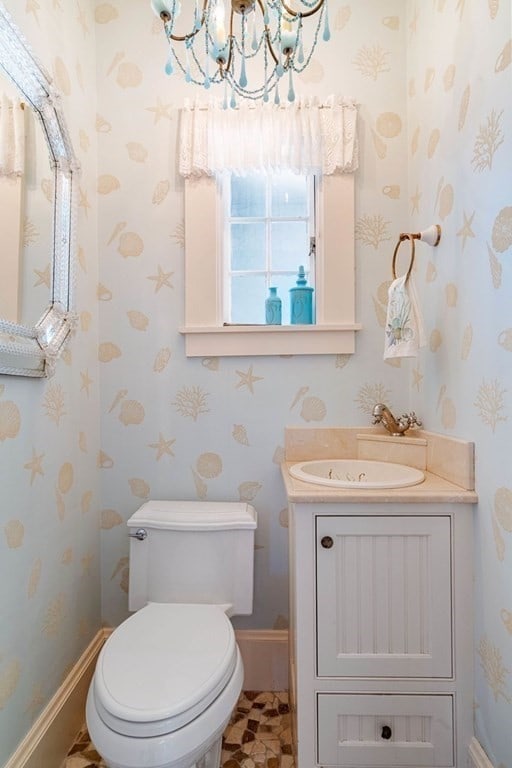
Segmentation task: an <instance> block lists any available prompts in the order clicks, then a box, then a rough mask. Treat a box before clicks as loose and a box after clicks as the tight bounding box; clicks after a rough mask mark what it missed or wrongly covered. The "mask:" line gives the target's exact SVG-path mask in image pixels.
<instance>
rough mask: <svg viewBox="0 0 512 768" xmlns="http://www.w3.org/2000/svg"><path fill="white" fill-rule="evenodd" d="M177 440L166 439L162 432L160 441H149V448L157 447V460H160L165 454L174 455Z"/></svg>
mask: <svg viewBox="0 0 512 768" xmlns="http://www.w3.org/2000/svg"><path fill="white" fill-rule="evenodd" d="M175 442H176V440H166V439H165V437H164V436H163V435H162V433H161V432H160V434H159V436H158V443H149V448H156V460H157V461H159V460H160V459H161V458H162V456H165V454H167V456H174V451H173V450H172V446H173V445H174V443H175Z"/></svg>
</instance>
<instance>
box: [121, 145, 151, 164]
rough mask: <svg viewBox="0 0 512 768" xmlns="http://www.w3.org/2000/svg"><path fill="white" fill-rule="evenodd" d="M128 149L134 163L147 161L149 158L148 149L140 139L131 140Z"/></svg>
mask: <svg viewBox="0 0 512 768" xmlns="http://www.w3.org/2000/svg"><path fill="white" fill-rule="evenodd" d="M126 149H127V150H128V157H129V158H130V160H133V162H134V163H145V162H146V160H147V159H148V151H147V149H146V147H145V146H144V145H143V144H141V143H140V142H139V141H129V142H128V144H127V145H126Z"/></svg>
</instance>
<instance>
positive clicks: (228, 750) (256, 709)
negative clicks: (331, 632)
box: [63, 691, 293, 768]
mask: <svg viewBox="0 0 512 768" xmlns="http://www.w3.org/2000/svg"><path fill="white" fill-rule="evenodd" d="M221 766H222V768H293V756H292V739H291V729H290V710H289V707H288V693H287V692H286V691H284V692H283V691H272V692H265V693H260V692H255V691H244V692H243V693H242V695H241V696H240V698H239V700H238V704H237V706H236V709H235V711H234V712H233V715H232V717H231V721H230V723H229V725H228V727H227V728H226V730H225V732H224V739H223V744H222V758H221ZM63 768H105V763H104V762H103V760H102V759H101V757H100V756H99V755H98V753H97V752H96V750H95V749H94V744H92V742H91V740H90V738H89V734H88V733H87V729H86V728H84V729H83V730H82V731H81V732H80V733H79V735H78V737H77V740H76V741H75V743H74V744H73V746H72V748H71V749H70V751H69V755H68V757H67V760H66V762H65V763H64V766H63Z"/></svg>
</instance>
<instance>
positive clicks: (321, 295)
mask: <svg viewBox="0 0 512 768" xmlns="http://www.w3.org/2000/svg"><path fill="white" fill-rule="evenodd" d="M184 184H185V322H184V325H183V326H182V327H181V328H180V332H181V333H183V334H184V335H185V353H186V355H187V357H212V356H219V357H222V356H226V357H231V356H245V355H315V354H351V353H353V352H354V351H355V332H356V331H357V330H359V329H360V328H361V326H360V324H358V323H356V322H355V258H354V224H355V220H354V174H353V173H343V174H333V175H329V176H322V177H319V179H318V188H317V189H318V195H317V200H316V205H317V210H316V226H317V235H316V285H315V301H316V323H315V324H314V325H256V326H252V325H250V326H247V325H224V323H223V302H222V299H223V297H222V291H223V254H222V226H223V223H222V222H223V210H222V199H221V195H220V193H219V190H218V186H217V182H216V179H215V178H214V177H210V176H201V177H189V178H186V179H185V180H184Z"/></svg>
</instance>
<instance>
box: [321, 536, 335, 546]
mask: <svg viewBox="0 0 512 768" xmlns="http://www.w3.org/2000/svg"><path fill="white" fill-rule="evenodd" d="M320 544H321V545H322V547H323V548H324V549H330V548H331V547H332V545H333V544H334V541H333V540H332V536H322V538H321V539H320Z"/></svg>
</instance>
